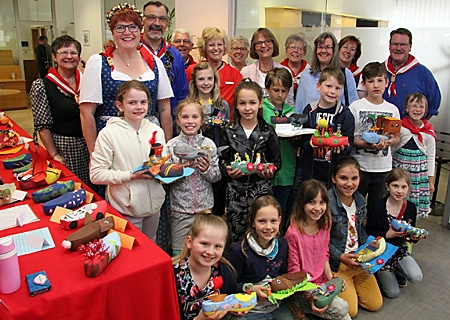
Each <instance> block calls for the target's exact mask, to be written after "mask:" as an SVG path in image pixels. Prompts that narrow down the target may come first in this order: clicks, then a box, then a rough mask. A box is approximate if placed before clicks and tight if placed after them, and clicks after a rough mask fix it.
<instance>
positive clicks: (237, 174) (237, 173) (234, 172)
mask: <svg viewBox="0 0 450 320" xmlns="http://www.w3.org/2000/svg"><path fill="white" fill-rule="evenodd" d="M226 169H227V173H228V175H229V176H230V177H231V178H232V179H238V178H242V177H243V176H244V174H243V173H242V172H241V170H239V169H237V168H236V169H234V170H231V166H226Z"/></svg>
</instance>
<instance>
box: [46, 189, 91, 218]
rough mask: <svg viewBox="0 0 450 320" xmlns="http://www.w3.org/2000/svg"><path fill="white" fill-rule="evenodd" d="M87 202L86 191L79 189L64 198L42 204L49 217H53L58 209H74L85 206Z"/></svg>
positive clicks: (64, 195) (68, 193) (66, 194)
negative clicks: (84, 203)
mask: <svg viewBox="0 0 450 320" xmlns="http://www.w3.org/2000/svg"><path fill="white" fill-rule="evenodd" d="M85 200H86V190H84V189H78V190H75V191H70V192H67V193H65V194H63V195H62V196H60V197H58V198H56V199H52V200H50V201H47V202H45V203H43V204H42V209H43V210H44V213H45V214H46V215H47V216H51V215H52V214H53V211H54V210H55V208H56V207H63V208H67V209H74V208H77V207H79V206H81V205H82V204H83V202H84V201H85Z"/></svg>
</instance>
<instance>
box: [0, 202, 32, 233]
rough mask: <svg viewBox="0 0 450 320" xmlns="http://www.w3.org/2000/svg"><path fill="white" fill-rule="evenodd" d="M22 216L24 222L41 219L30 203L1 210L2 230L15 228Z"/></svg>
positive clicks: (0, 225)
mask: <svg viewBox="0 0 450 320" xmlns="http://www.w3.org/2000/svg"><path fill="white" fill-rule="evenodd" d="M19 217H20V220H21V223H22V224H27V223H31V222H35V221H39V219H38V217H36V215H35V214H34V212H33V210H31V208H30V206H29V205H28V204H24V205H21V206H15V207H12V208H8V209H3V210H0V230H5V229H8V228H14V227H15V226H17V219H18V218H19Z"/></svg>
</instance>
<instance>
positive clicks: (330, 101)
mask: <svg viewBox="0 0 450 320" xmlns="http://www.w3.org/2000/svg"><path fill="white" fill-rule="evenodd" d="M317 90H318V91H319V93H320V102H319V104H320V106H321V107H322V108H331V107H334V105H335V104H336V102H337V101H338V100H339V97H340V96H341V91H342V85H341V84H339V82H338V81H337V79H336V78H335V77H333V76H329V77H328V78H327V79H325V80H324V81H322V82H321V83H317Z"/></svg>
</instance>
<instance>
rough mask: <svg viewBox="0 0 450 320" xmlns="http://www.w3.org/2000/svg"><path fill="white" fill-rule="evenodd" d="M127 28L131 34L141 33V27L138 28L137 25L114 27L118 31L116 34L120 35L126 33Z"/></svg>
mask: <svg viewBox="0 0 450 320" xmlns="http://www.w3.org/2000/svg"><path fill="white" fill-rule="evenodd" d="M127 28H128V30H130V32H139V31H141V30H140V28H139V26H137V25H135V24H129V25H123V24H118V25H117V26H114V30H116V32H118V33H124V32H125V30H126V29H127Z"/></svg>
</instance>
